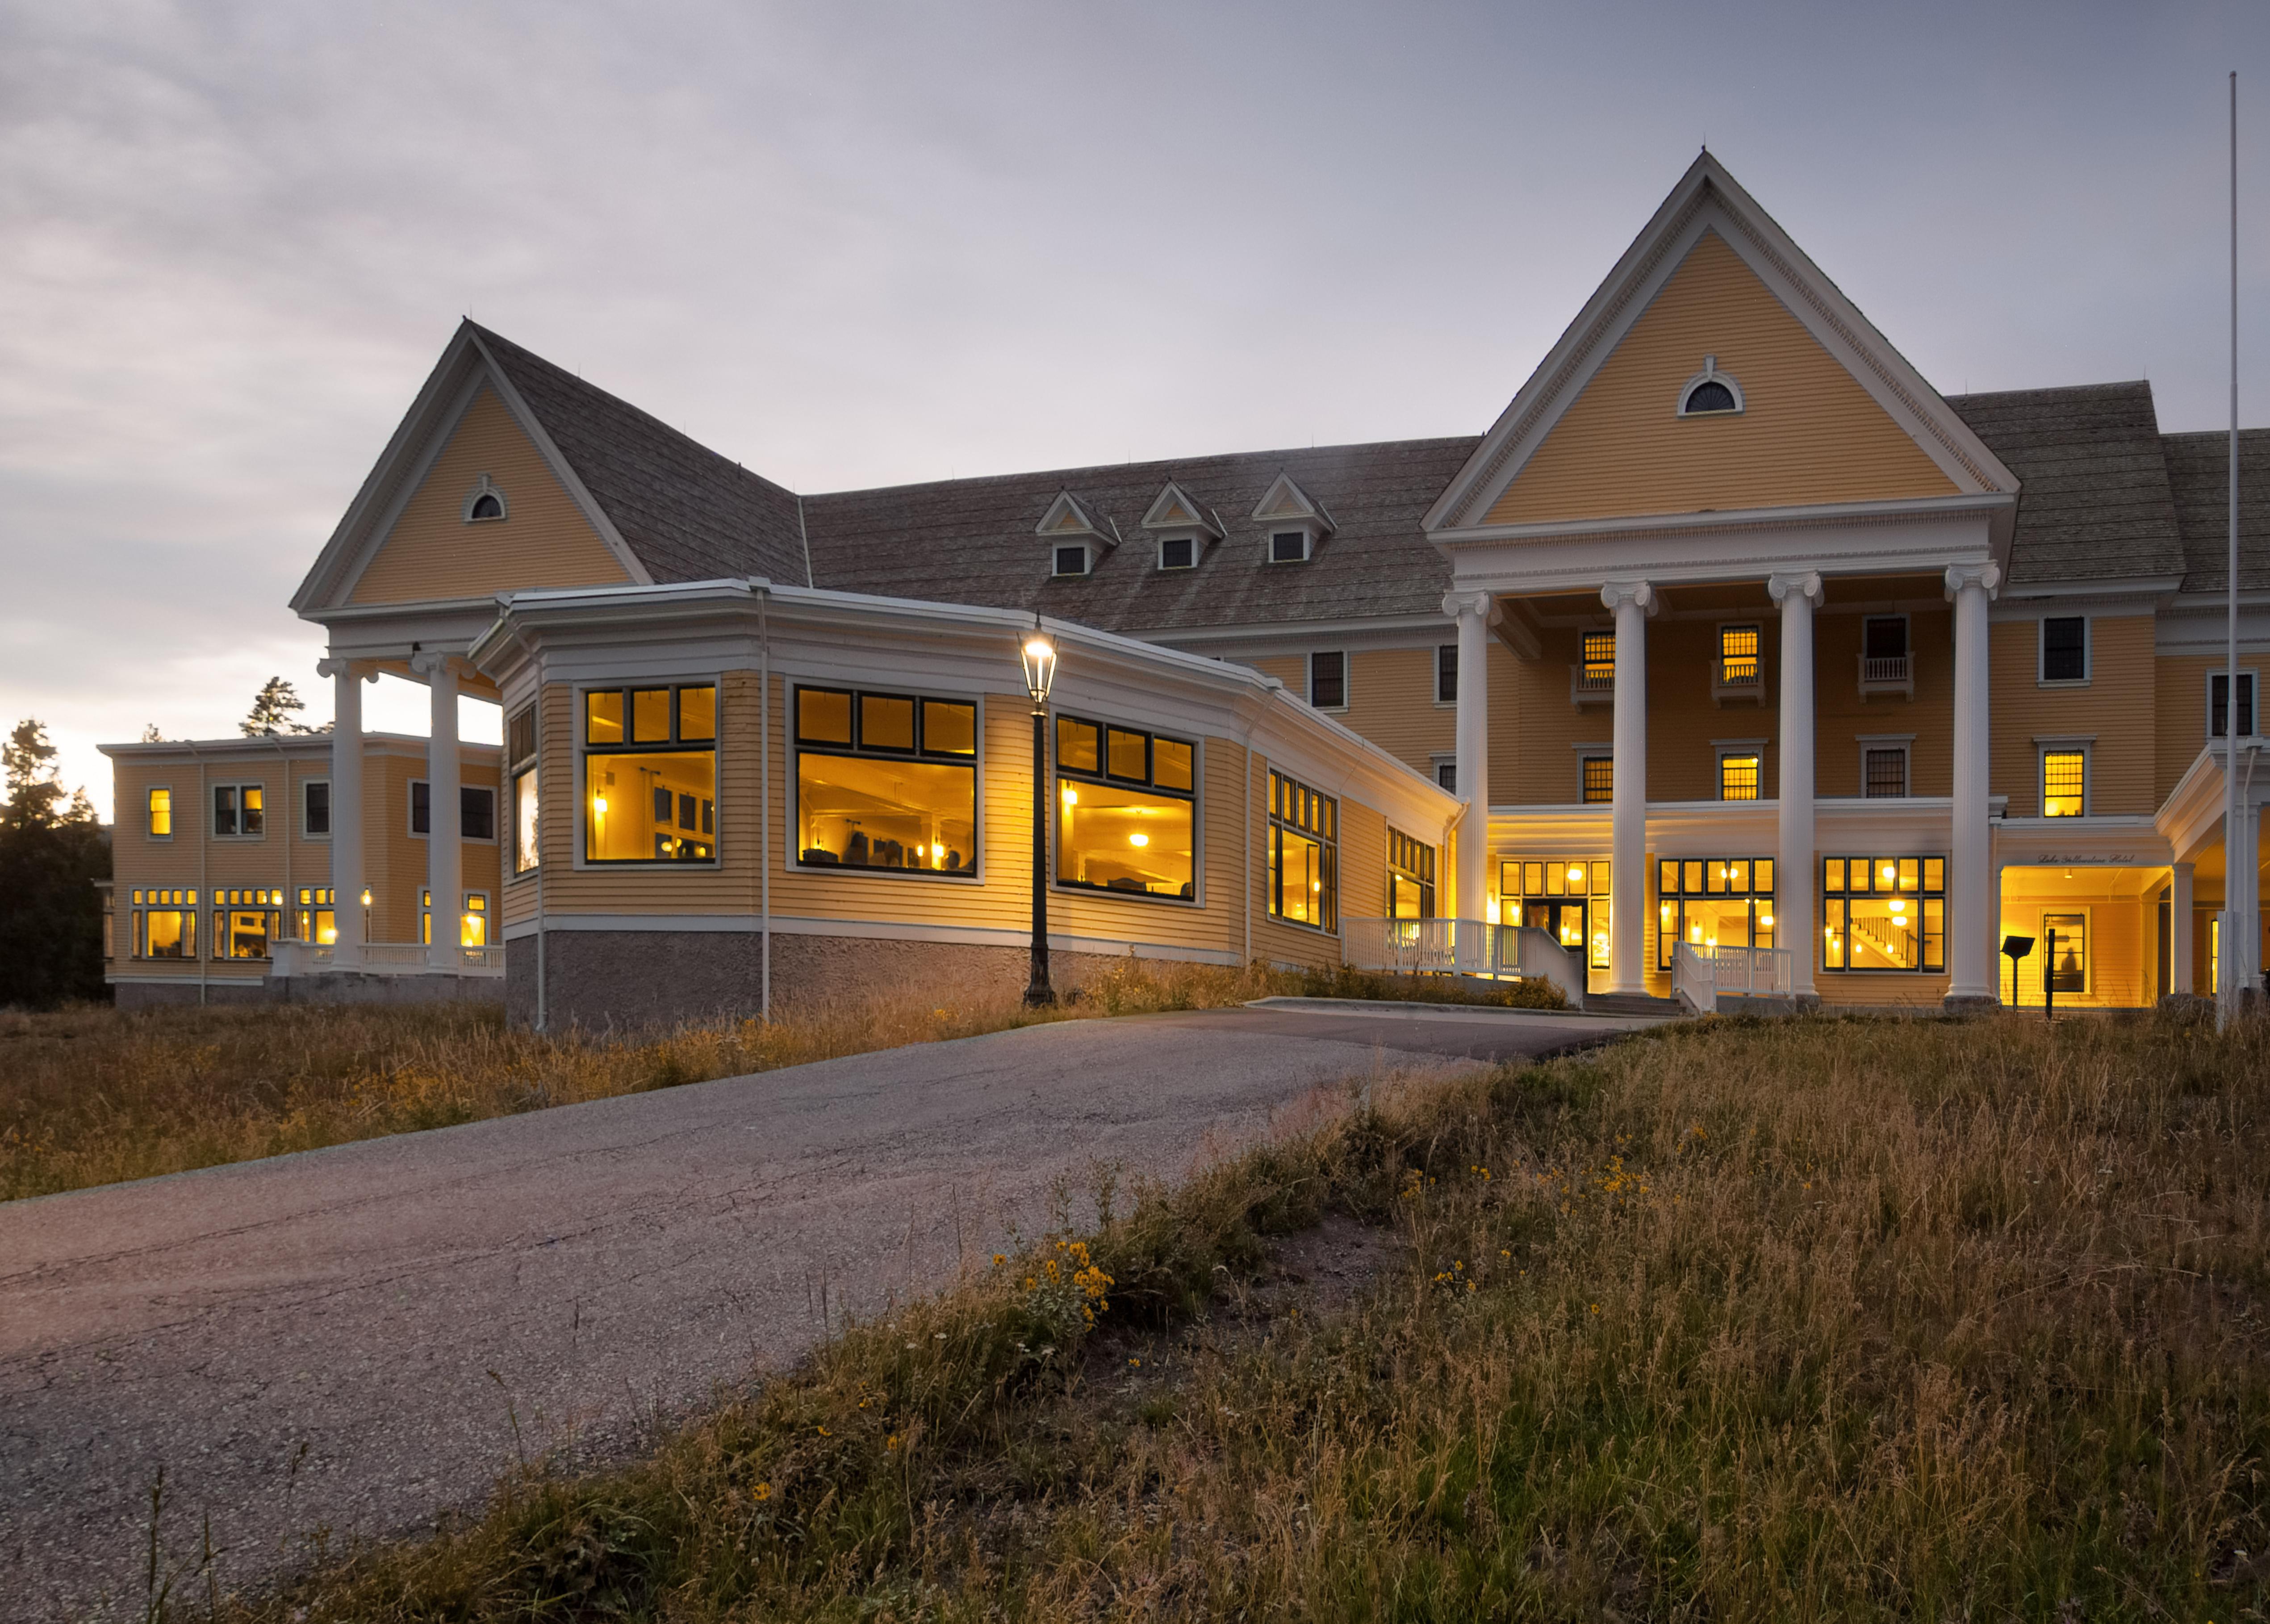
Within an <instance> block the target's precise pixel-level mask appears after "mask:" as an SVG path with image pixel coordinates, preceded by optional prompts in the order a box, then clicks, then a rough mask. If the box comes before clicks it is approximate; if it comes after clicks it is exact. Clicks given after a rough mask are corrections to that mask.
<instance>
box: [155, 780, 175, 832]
mask: <svg viewBox="0 0 2270 1624" xmlns="http://www.w3.org/2000/svg"><path fill="white" fill-rule="evenodd" d="M150 838H151V839H152V840H171V839H173V838H174V792H173V791H172V790H168V789H166V788H164V787H163V786H162V785H161V786H159V787H158V788H156V789H153V790H151V791H150Z"/></svg>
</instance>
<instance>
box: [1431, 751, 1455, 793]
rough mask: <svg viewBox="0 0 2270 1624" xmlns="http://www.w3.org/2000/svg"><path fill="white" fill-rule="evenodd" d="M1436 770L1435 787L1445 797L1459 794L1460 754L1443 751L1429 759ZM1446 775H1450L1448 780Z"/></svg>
mask: <svg viewBox="0 0 2270 1624" xmlns="http://www.w3.org/2000/svg"><path fill="white" fill-rule="evenodd" d="M1429 759H1430V760H1431V761H1432V763H1433V765H1434V768H1435V788H1436V789H1437V790H1441V791H1442V792H1443V794H1445V795H1456V794H1457V793H1458V752H1457V751H1455V750H1451V751H1443V752H1440V753H1436V754H1435V755H1434V756H1433V757H1431V758H1429ZM1444 775H1448V778H1447V780H1446V779H1445V776H1444Z"/></svg>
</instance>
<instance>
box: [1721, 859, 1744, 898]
mask: <svg viewBox="0 0 2270 1624" xmlns="http://www.w3.org/2000/svg"><path fill="white" fill-rule="evenodd" d="M1749 888H1750V865H1749V864H1747V863H1745V862H1743V861H1742V860H1741V859H1740V858H1736V859H1735V860H1734V861H1733V862H1732V863H1729V864H1726V889H1727V890H1729V891H1747V890H1748V889H1749Z"/></svg>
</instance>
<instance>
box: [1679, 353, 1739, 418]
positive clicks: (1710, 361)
mask: <svg viewBox="0 0 2270 1624" xmlns="http://www.w3.org/2000/svg"><path fill="white" fill-rule="evenodd" d="M1706 383H1718V384H1723V385H1725V389H1726V393H1728V394H1729V395H1732V397H1734V409H1733V410H1732V412H1716V411H1713V412H1690V411H1689V410H1688V405H1687V403H1688V401H1689V400H1691V399H1693V398H1694V396H1695V390H1696V389H1701V388H1702V386H1703V385H1704V384H1706ZM1748 410H1749V403H1748V401H1747V400H1746V399H1745V398H1744V397H1743V395H1742V386H1741V385H1740V384H1739V383H1737V382H1734V380H1733V378H1732V376H1731V375H1729V374H1725V373H1723V372H1720V371H1719V370H1718V358H1717V356H1715V355H1706V356H1704V357H1703V358H1702V371H1700V372H1698V373H1696V374H1695V375H1694V376H1693V377H1691V378H1689V379H1688V380H1687V382H1684V383H1682V384H1680V386H1679V398H1678V400H1677V401H1675V402H1674V403H1673V407H1672V415H1673V417H1681V418H1738V417H1740V416H1741V415H1742V413H1743V412H1747V411H1748Z"/></svg>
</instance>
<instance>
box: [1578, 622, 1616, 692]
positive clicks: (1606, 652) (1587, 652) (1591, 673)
mask: <svg viewBox="0 0 2270 1624" xmlns="http://www.w3.org/2000/svg"><path fill="white" fill-rule="evenodd" d="M1582 676H1583V681H1584V686H1586V687H1588V688H1612V687H1613V686H1615V685H1616V634H1614V633H1613V632H1587V633H1585V634H1584V671H1583V673H1582Z"/></svg>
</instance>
